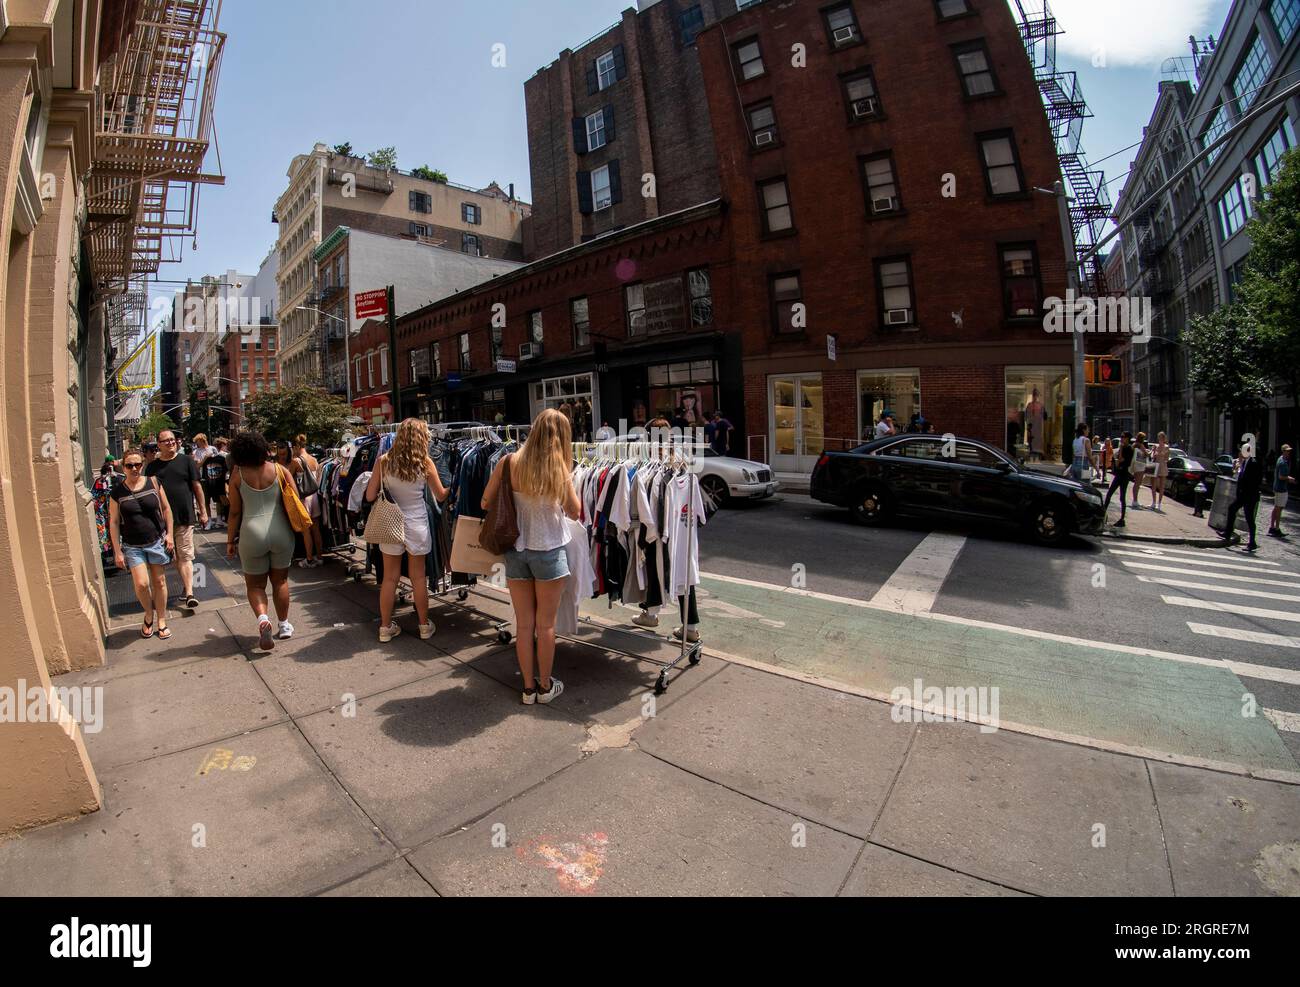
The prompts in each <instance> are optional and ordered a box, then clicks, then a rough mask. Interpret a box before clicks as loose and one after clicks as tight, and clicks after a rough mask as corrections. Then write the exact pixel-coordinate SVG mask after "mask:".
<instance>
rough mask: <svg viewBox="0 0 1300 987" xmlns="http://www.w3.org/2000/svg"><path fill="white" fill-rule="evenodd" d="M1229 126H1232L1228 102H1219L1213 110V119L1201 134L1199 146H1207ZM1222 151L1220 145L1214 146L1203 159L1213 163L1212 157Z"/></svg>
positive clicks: (1215, 156) (1224, 132)
mask: <svg viewBox="0 0 1300 987" xmlns="http://www.w3.org/2000/svg"><path fill="white" fill-rule="evenodd" d="M1230 126H1232V114H1231V112H1230V111H1229V110H1228V104H1227V103H1220V104H1219V108H1218V110H1217V111H1215V114H1214V119H1212V120H1211V121H1210V126H1209V128H1208V129H1207V130H1206V131H1205V133H1204V134H1202V135H1201V147H1202V148H1208V147H1209V146H1210V145H1211V144H1213V143H1214V142H1215V141H1217V140H1218V139H1219V138H1220V137H1222V136H1223V135H1224V134H1226V133H1227V132H1228V128H1229V127H1230ZM1222 153H1223V148H1222V147H1218V148H1215V149H1214V150H1213V151H1211V152H1210V154H1209V156H1208V157H1207V158H1206V159H1205V160H1206V162H1207V163H1209V164H1213V163H1214V159H1215V158H1217V157H1218V156H1219V155H1220V154H1222Z"/></svg>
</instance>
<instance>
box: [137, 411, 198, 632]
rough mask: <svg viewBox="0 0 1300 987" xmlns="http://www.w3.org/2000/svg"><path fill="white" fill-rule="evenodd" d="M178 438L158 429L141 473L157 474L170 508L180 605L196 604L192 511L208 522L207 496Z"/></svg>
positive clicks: (193, 606)
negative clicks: (153, 452) (149, 460)
mask: <svg viewBox="0 0 1300 987" xmlns="http://www.w3.org/2000/svg"><path fill="white" fill-rule="evenodd" d="M180 447H181V444H180V440H179V439H178V438H177V437H176V433H175V432H173V431H172V430H171V429H169V428H165V429H163V430H162V431H161V432H159V433H158V458H157V459H155V460H154V461H153V462H152V463H149V464H148V465H147V466H146V467H145V471H144V472H145V476H148V477H151V478H157V480H158V482H159V483H160V484H161V485H162V488H163V492H164V493H165V494H167V502H168V503H169V504H170V505H171V509H172V542H173V543H174V544H175V546H176V572H177V574H178V575H179V576H180V577H181V601H182V606H185V607H188V608H189V609H190V610H193V609H194V608H195V607H197V606H198V605H199V601H198V598H197V597H196V596H195V595H194V515H195V510H194V508H195V505H196V504H197V505H198V523H199V524H202V525H206V524H207V523H208V503H207V497H206V496H205V495H204V493H203V485H202V484H201V483H200V482H199V479H200V477H199V468H198V466H196V465H195V464H194V460H193V459H191V458H190V457H189V456H183V455H181V454H180Z"/></svg>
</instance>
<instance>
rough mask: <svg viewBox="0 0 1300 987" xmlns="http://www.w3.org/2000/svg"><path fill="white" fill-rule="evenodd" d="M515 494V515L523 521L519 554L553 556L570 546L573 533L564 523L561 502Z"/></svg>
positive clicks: (516, 541) (516, 544)
mask: <svg viewBox="0 0 1300 987" xmlns="http://www.w3.org/2000/svg"><path fill="white" fill-rule="evenodd" d="M513 492H514V497H515V514H516V515H518V518H519V537H518V538H517V539H516V540H515V551H516V552H549V551H551V550H552V549H555V548H563V547H564V546H565V545H567V544H569V529H568V527H567V526H566V525H565V523H564V510H563V509H562V508H561V507H560V505H559V503H558V502H556V501H553V500H550V501H548V500H544V499H542V498H541V497H534V496H532V495H531V494H525V493H520V492H519V491H518V490H515V491H513Z"/></svg>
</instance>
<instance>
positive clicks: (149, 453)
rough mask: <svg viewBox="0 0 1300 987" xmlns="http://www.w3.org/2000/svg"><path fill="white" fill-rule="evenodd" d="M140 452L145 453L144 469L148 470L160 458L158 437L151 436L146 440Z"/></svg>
mask: <svg viewBox="0 0 1300 987" xmlns="http://www.w3.org/2000/svg"><path fill="white" fill-rule="evenodd" d="M140 451H141V452H143V453H144V468H145V469H146V470H147V469H148V468H149V467H150V466H152V465H153V463H154V460H156V459H157V458H158V437H157V436H156V435H151V436H149V437H148V438H147V439H145V440H144V444H143V445H142V446H140Z"/></svg>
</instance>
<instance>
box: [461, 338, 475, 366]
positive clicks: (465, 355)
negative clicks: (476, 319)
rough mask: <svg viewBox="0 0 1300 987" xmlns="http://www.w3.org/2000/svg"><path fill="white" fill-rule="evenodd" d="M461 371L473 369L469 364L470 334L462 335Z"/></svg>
mask: <svg viewBox="0 0 1300 987" xmlns="http://www.w3.org/2000/svg"><path fill="white" fill-rule="evenodd" d="M460 369H461V370H470V369H472V367H471V365H470V362H469V333H467V332H462V333H461V334H460Z"/></svg>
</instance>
